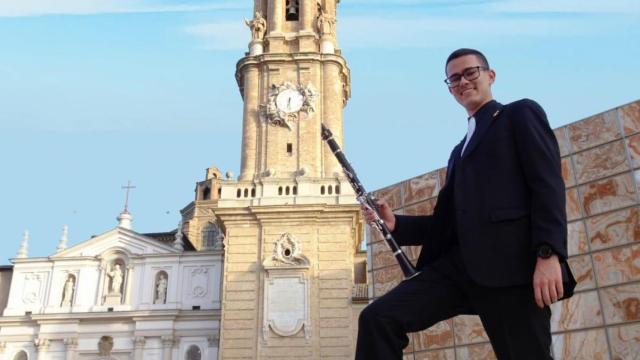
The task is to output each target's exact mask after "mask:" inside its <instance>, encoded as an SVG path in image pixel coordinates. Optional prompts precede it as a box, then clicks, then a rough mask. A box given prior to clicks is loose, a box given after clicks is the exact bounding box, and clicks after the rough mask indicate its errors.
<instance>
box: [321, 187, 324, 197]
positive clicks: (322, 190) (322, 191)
mask: <svg viewBox="0 0 640 360" xmlns="http://www.w3.org/2000/svg"><path fill="white" fill-rule="evenodd" d="M320 195H324V185H322V186H320Z"/></svg>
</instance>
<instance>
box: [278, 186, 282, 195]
mask: <svg viewBox="0 0 640 360" xmlns="http://www.w3.org/2000/svg"><path fill="white" fill-rule="evenodd" d="M278 195H282V186H280V187H278Z"/></svg>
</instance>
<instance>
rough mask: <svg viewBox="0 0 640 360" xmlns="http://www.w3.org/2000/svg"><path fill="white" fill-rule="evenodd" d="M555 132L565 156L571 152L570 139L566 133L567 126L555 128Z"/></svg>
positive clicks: (561, 152)
mask: <svg viewBox="0 0 640 360" xmlns="http://www.w3.org/2000/svg"><path fill="white" fill-rule="evenodd" d="M553 133H554V134H555V135H556V140H558V146H559V147H560V156H565V155H567V154H569V153H570V152H571V149H570V144H569V139H568V138H567V135H566V134H565V128H564V127H561V128H557V129H555V130H553Z"/></svg>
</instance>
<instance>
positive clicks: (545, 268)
mask: <svg viewBox="0 0 640 360" xmlns="http://www.w3.org/2000/svg"><path fill="white" fill-rule="evenodd" d="M533 293H534V296H535V299H536V304H538V306H539V307H540V308H544V306H545V305H551V304H553V303H554V302H556V301H558V299H560V298H561V297H562V296H563V294H564V289H563V288H562V270H561V269H560V261H559V260H558V256H557V255H552V256H551V257H550V258H548V259H543V258H540V257H539V258H538V262H537V263H536V270H535V272H534V273H533Z"/></svg>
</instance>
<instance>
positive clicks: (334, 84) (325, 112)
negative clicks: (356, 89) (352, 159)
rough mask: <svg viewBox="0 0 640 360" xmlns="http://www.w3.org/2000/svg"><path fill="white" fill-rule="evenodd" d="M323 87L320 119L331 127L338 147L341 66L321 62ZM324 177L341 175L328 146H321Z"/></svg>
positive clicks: (340, 122)
mask: <svg viewBox="0 0 640 360" xmlns="http://www.w3.org/2000/svg"><path fill="white" fill-rule="evenodd" d="M322 71H323V75H324V88H323V89H322V117H323V118H322V121H323V122H324V124H325V125H326V126H328V127H329V129H331V132H332V133H333V138H334V139H335V140H336V142H337V143H338V145H340V147H343V144H342V108H343V106H344V105H343V93H342V91H343V90H342V85H343V83H342V79H341V78H340V71H341V66H340V65H338V64H337V63H335V62H333V61H326V62H324V64H323V69H322ZM323 149H324V150H323V151H324V153H323V158H324V177H328V178H333V177H334V176H335V173H338V174H340V175H342V173H343V172H342V167H341V166H340V164H339V163H338V161H337V160H336V158H335V156H334V155H333V153H332V152H331V149H329V147H328V146H324V147H323Z"/></svg>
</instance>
